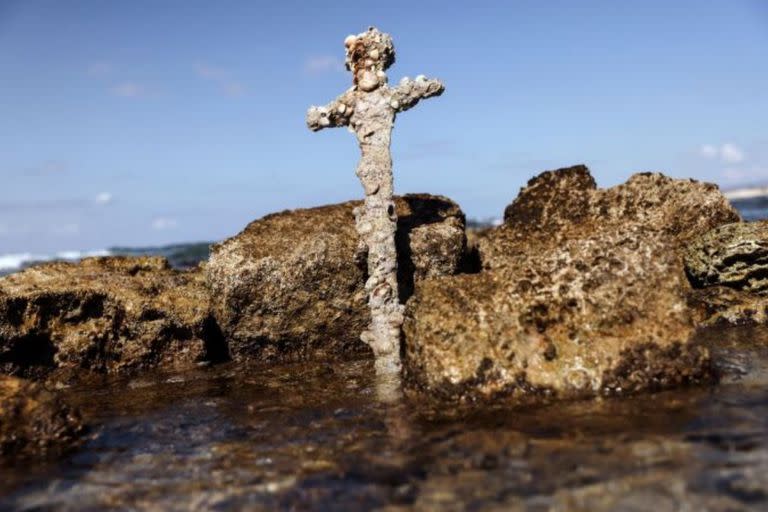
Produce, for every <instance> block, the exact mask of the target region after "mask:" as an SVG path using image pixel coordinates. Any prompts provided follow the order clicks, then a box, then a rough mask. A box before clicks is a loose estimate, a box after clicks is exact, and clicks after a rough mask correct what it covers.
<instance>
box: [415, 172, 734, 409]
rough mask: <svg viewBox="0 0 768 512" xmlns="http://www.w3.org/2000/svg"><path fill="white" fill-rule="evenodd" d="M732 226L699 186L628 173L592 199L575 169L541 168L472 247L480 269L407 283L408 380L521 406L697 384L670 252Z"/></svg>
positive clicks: (698, 355) (705, 357)
mask: <svg viewBox="0 0 768 512" xmlns="http://www.w3.org/2000/svg"><path fill="white" fill-rule="evenodd" d="M738 218H739V217H738V214H737V213H736V212H735V210H733V208H732V207H731V206H730V205H729V204H728V202H727V201H726V200H725V198H724V197H723V196H722V195H721V194H720V193H719V192H718V191H717V188H716V187H715V186H713V185H707V184H701V183H697V182H694V181H690V180H672V179H670V178H667V177H664V176H662V175H660V174H638V175H635V176H633V177H632V178H631V179H630V180H629V181H628V182H627V183H626V184H624V185H620V186H618V187H614V188H611V189H607V190H600V189H597V188H596V186H595V183H594V180H593V179H592V177H591V176H590V175H589V171H588V170H587V169H586V167H583V166H578V167H574V168H569V169H561V170H558V171H551V172H546V173H544V174H542V175H541V176H539V177H538V178H535V179H533V180H531V182H530V183H529V184H528V187H527V188H526V189H524V190H523V191H522V192H521V193H520V196H519V197H518V198H517V199H516V200H515V202H514V203H513V204H512V205H510V206H509V207H508V208H507V209H506V212H505V223H504V225H503V226H501V227H499V228H496V229H491V230H488V231H486V232H484V233H482V236H479V237H478V246H479V249H480V258H481V263H482V265H483V267H484V270H483V272H481V273H479V274H473V275H461V276H455V277H442V278H439V279H429V280H426V281H424V282H422V283H420V284H419V285H418V286H417V289H416V293H415V294H414V296H413V297H412V298H411V300H410V302H409V304H408V308H407V316H406V321H405V326H404V327H405V334H406V354H405V357H406V367H407V376H408V381H409V382H410V383H411V384H413V385H415V386H416V387H419V388H421V389H425V390H428V391H430V392H433V393H438V394H440V393H445V394H448V395H452V396H456V395H468V396H481V397H487V396H492V395H495V394H499V393H502V394H512V395H514V396H515V397H516V398H519V399H521V400H523V399H526V400H527V399H533V400H535V399H537V397H539V396H541V395H547V396H557V397H574V396H588V395H595V394H603V393H624V392H634V391H640V390H645V389H658V388H665V387H671V386H675V385H679V384H684V383H689V382H698V381H703V380H707V379H709V378H711V367H710V359H709V354H708V352H707V350H706V348H705V347H703V346H701V345H699V344H698V343H697V342H695V341H692V339H693V338H692V334H693V332H694V330H695V328H696V320H697V318H696V316H695V315H694V313H693V311H692V310H691V309H690V308H689V307H688V300H689V298H688V297H687V296H686V291H687V280H686V277H685V275H684V272H683V268H682V261H681V260H682V247H684V244H685V243H686V242H687V241H688V240H690V239H692V238H694V237H696V236H698V235H701V234H702V233H705V232H707V231H708V230H710V229H712V228H713V227H716V226H718V225H720V224H723V223H726V222H732V221H734V220H737V219H738Z"/></svg>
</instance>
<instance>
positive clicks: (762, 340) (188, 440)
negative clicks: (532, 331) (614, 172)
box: [0, 328, 768, 512]
mask: <svg viewBox="0 0 768 512" xmlns="http://www.w3.org/2000/svg"><path fill="white" fill-rule="evenodd" d="M700 335H701V342H702V343H704V344H705V345H708V346H710V343H712V345H711V346H710V348H711V350H712V355H713V358H714V361H715V365H716V367H717V368H718V371H719V372H721V373H722V379H721V383H720V385H719V386H717V387H700V388H687V389H680V390H671V391H664V392H659V393H655V394H650V395H643V396H638V397H624V398H606V399H603V400H599V401H576V402H570V403H557V404H552V405H544V406H540V407H525V408H519V407H512V406H511V404H509V403H497V404H494V405H493V406H490V407H484V408H480V409H475V408H472V407H463V406H458V407H456V406H455V405H454V406H451V407H445V406H444V405H443V404H442V403H440V402H434V403H433V402H417V403H412V402H410V401H408V400H406V401H403V402H400V403H394V404H382V403H379V402H376V400H375V399H373V398H372V397H373V395H375V382H374V380H373V376H372V372H371V370H372V369H373V363H372V361H361V362H354V361H352V362H345V363H338V364H333V365H332V366H331V365H320V364H306V363H303V364H292V365H283V366H270V367H264V366H243V365H240V364H233V363H230V364H226V365H221V366H218V367H213V368H208V369H197V370H190V371H185V372H176V373H152V374H148V375H144V376H142V377H139V378H125V377H116V376H115V377H105V378H103V379H102V380H100V381H96V382H93V383H90V384H87V385H85V384H80V385H77V386H74V387H72V388H68V389H66V390H64V391H63V393H65V395H66V399H67V400H68V401H69V402H71V403H72V404H73V405H76V406H78V407H80V408H81V409H82V411H83V417H84V418H85V419H86V420H87V421H88V422H89V423H93V424H100V425H102V426H101V427H100V428H99V429H97V430H96V432H95V433H94V435H93V436H92V437H90V438H89V439H88V440H87V442H86V444H85V445H84V446H83V447H82V448H81V449H80V450H79V451H78V452H76V453H74V454H73V455H71V456H69V457H68V458H66V459H65V460H63V461H61V462H59V463H43V462H40V463H34V464H28V465H26V466H25V468H24V471H13V472H9V473H8V475H7V477H5V478H3V479H0V509H3V510H5V509H8V510H84V509H85V510H89V509H90V510H93V509H102V508H117V509H141V510H171V511H173V510H231V509H250V510H325V509H332V510H361V509H367V510H370V509H383V510H398V511H406V510H526V511H527V510H532V511H540V510H568V511H573V510H585V511H587V510H588V511H590V512H600V511H612V510H710V511H732V510H755V511H758V510H765V509H766V507H768V493H766V491H765V489H766V485H767V484H768V482H766V479H765V475H766V474H768V422H767V421H766V418H768V391H767V390H768V335H766V331H765V330H764V329H756V328H740V329H728V330H710V331H706V332H704V333H701V334H700ZM244 376H245V377H244ZM4 476H5V475H4Z"/></svg>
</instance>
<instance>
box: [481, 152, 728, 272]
mask: <svg viewBox="0 0 768 512" xmlns="http://www.w3.org/2000/svg"><path fill="white" fill-rule="evenodd" d="M739 220H741V219H740V217H739V214H738V212H737V211H736V210H735V209H734V208H733V206H731V204H730V203H729V202H728V200H727V199H726V198H725V196H723V195H722V194H721V193H720V191H719V190H718V188H717V186H716V185H712V184H709V183H700V182H697V181H694V180H675V179H672V178H668V177H666V176H664V175H662V174H659V173H640V174H635V175H633V176H632V177H631V178H630V179H629V180H628V181H627V182H626V183H624V184H622V185H618V186H616V187H612V188H608V189H598V188H597V186H596V185H595V181H594V179H592V176H591V175H590V173H589V169H587V168H586V167H585V166H583V165H579V166H575V167H570V168H566V169H559V170H556V171H547V172H544V173H542V174H541V175H539V176H537V177H536V178H534V179H532V180H531V181H530V182H529V183H528V186H527V187H526V188H524V189H523V190H521V191H520V195H519V196H518V197H517V198H516V199H515V201H514V202H513V203H512V204H510V205H509V206H508V207H507V208H506V210H505V212H504V224H503V225H502V226H501V227H499V228H497V229H494V230H490V231H489V232H487V233H486V236H484V237H482V238H481V239H480V240H479V251H480V258H481V260H482V264H483V267H484V268H496V267H500V266H506V265H508V264H514V263H517V261H516V260H515V258H514V255H515V254H520V253H522V254H523V255H524V256H526V255H527V254H533V252H534V251H532V250H531V246H532V245H534V246H536V247H539V248H540V249H542V250H543V249H545V248H546V247H549V246H553V245H557V244H558V243H559V242H560V241H561V240H567V239H573V238H578V237H583V236H588V235H589V234H590V233H594V232H595V231H596V230H600V231H602V230H610V231H618V230H622V229H625V228H631V227H633V226H639V227H642V229H644V230H646V231H648V232H649V236H650V234H651V233H652V234H654V235H658V236H663V237H665V238H666V239H667V240H668V243H669V244H670V248H671V249H674V250H675V251H681V252H682V250H683V248H684V247H685V246H686V245H687V243H688V242H689V241H691V240H692V239H693V238H695V237H697V236H699V235H702V234H704V233H706V232H708V231H710V230H711V229H713V228H715V227H717V226H720V225H722V224H726V223H729V222H738V221H739ZM511 256H512V257H511Z"/></svg>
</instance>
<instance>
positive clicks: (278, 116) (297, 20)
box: [0, 0, 768, 254]
mask: <svg viewBox="0 0 768 512" xmlns="http://www.w3.org/2000/svg"><path fill="white" fill-rule="evenodd" d="M370 25H375V26H377V27H378V28H379V29H381V30H382V31H385V32H389V33H390V34H391V35H392V37H393V39H394V42H395V47H396V50H397V62H396V63H395V65H394V66H393V67H392V68H390V69H389V71H388V75H389V78H390V82H392V83H396V82H397V81H399V79H400V78H401V77H402V76H410V77H414V76H416V75H419V74H424V75H427V76H429V77H437V78H440V79H441V80H442V81H443V82H444V83H445V86H446V91H445V93H444V94H443V96H441V97H439V98H432V99H429V100H427V101H424V102H422V103H421V104H419V105H418V106H417V107H416V108H414V109H412V110H410V111H408V112H405V113H403V114H401V115H400V116H399V117H398V119H397V123H396V126H395V131H394V133H393V142H392V152H393V159H394V168H395V187H396V190H397V192H398V193H406V192H430V193H434V194H442V195H446V196H448V197H450V198H452V199H454V200H455V201H457V202H458V203H459V204H460V205H461V207H462V208H463V210H464V211H465V213H466V214H467V216H468V217H472V218H479V219H484V218H491V217H500V216H501V214H502V211H503V209H504V207H505V206H506V205H507V204H508V203H509V202H510V201H512V200H513V199H514V197H515V196H516V195H517V193H518V191H519V189H520V187H521V186H523V185H524V184H525V183H526V182H527V180H528V179H530V178H531V177H533V176H534V175H536V174H538V173H540V172H542V171H544V170H548V169H555V168H559V167H565V166H570V165H575V164H579V163H585V164H587V165H588V166H589V167H590V169H591V170H592V172H593V174H594V175H595V177H596V179H597V181H598V184H599V185H601V186H612V185H615V184H618V183H621V182H623V181H625V180H626V179H627V178H628V177H629V176H630V175H631V174H633V173H635V172H640V171H663V172H665V173H666V174H668V175H670V176H674V177H681V178H682V177H693V178H696V179H702V180H706V181H713V182H716V183H719V184H720V185H721V186H722V187H724V188H732V187H736V186H739V185H743V184H752V183H762V182H768V1H766V0H729V1H724V0H723V1H707V0H693V1H671V0H663V1H656V0H646V1H643V2H616V1H615V0H613V1H607V0H606V1H587V0H582V1H579V2H576V1H567V2H566V1H542V0H537V1H499V2H483V1H474V2H458V1H457V2H445V1H442V2H430V1H421V2H416V1H403V2H401V1H391V2H385V1H378V2H365V1H361V0H357V1H354V2H342V1H326V2H309V1H307V2H295V1H288V0H284V1H280V2H274V1H272V2H260V1H257V0H251V1H242V2H236V1H229V0H221V1H217V2H209V1H194V0H184V1H173V0H166V1H162V2H158V1H143V0H130V1H123V2H117V1H113V2H104V1H77V0H67V1H59V0H50V1H39V0H19V1H14V0H10V1H9V0H0V254H3V253H13V252H37V253H39V252H53V251H64V250H95V249H101V248H105V247H110V246H114V245H128V246H143V245H157V244H165V243H174V242H186V241H197V240H206V241H207V240H219V239H223V238H225V237H228V236H232V235H234V234H236V233H237V232H239V231H240V230H241V229H242V228H243V227H244V226H245V225H246V224H247V223H248V222H250V221H252V220H254V219H256V218H259V217H261V216H263V215H265V214H267V213H270V212H273V211H279V210H284V209H292V208H299V207H309V206H314V205H321V204H327V203H332V202H338V201H342V200H347V199H353V198H360V197H362V188H361V186H360V183H359V182H358V180H357V178H356V176H355V174H354V169H355V166H356V164H357V159H358V156H359V150H358V148H357V143H356V140H355V138H354V136H353V135H352V134H350V133H348V132H347V131H346V130H344V129H336V130H323V131H321V132H318V133H313V132H310V131H309V130H308V129H307V128H306V125H305V113H306V109H307V108H308V107H309V106H310V105H321V104H325V103H327V102H329V101H331V100H332V99H333V98H335V97H336V96H337V95H339V94H341V93H342V92H344V91H345V90H346V89H347V88H348V87H349V86H350V85H351V76H350V74H349V73H348V72H347V71H345V70H344V68H343V58H344V47H343V41H344V38H345V37H346V36H347V35H348V34H355V33H358V32H361V31H363V30H365V29H366V28H367V27H368V26H370Z"/></svg>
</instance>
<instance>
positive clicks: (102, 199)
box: [93, 192, 112, 205]
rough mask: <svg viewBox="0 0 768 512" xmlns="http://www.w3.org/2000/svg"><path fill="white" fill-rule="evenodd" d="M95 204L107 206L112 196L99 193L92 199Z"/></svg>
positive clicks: (106, 193)
mask: <svg viewBox="0 0 768 512" xmlns="http://www.w3.org/2000/svg"><path fill="white" fill-rule="evenodd" d="M93 200H94V202H95V203H96V204H100V205H107V204H109V203H111V202H112V194H110V193H109V192H101V193H99V194H97V195H96V197H95V198H94V199H93Z"/></svg>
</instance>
